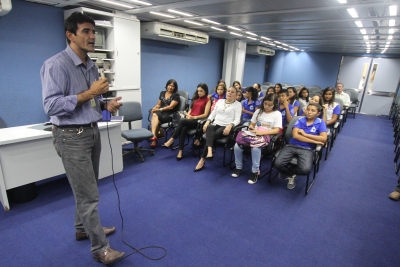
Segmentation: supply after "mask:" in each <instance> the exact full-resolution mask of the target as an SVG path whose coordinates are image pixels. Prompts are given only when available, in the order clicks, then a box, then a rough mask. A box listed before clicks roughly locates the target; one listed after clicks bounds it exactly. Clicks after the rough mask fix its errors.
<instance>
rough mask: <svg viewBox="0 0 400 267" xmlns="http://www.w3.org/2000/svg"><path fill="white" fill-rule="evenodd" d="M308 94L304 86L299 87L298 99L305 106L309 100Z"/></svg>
mask: <svg viewBox="0 0 400 267" xmlns="http://www.w3.org/2000/svg"><path fill="white" fill-rule="evenodd" d="M309 94H310V92H309V91H308V89H307V88H306V87H303V88H301V89H300V92H299V101H300V102H302V103H303V105H304V106H305V107H307V105H308V101H309V100H310V98H309Z"/></svg>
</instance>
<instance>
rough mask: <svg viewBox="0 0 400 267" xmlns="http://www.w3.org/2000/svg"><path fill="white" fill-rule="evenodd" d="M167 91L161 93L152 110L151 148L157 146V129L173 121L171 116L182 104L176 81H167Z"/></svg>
mask: <svg viewBox="0 0 400 267" xmlns="http://www.w3.org/2000/svg"><path fill="white" fill-rule="evenodd" d="M165 89H166V91H162V92H160V96H159V97H158V102H157V104H156V105H155V106H154V108H153V109H152V110H151V113H152V116H151V132H152V133H153V135H154V136H153V138H150V140H151V141H153V142H152V143H151V144H150V147H156V146H157V135H156V133H157V129H158V127H159V126H160V124H162V123H166V122H170V121H172V117H171V115H172V114H173V113H174V112H175V111H176V109H177V108H178V104H179V102H180V97H179V94H178V93H177V91H178V83H177V82H176V81H175V80H174V79H170V80H168V81H167V84H166V85H165Z"/></svg>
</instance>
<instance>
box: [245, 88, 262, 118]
mask: <svg viewBox="0 0 400 267" xmlns="http://www.w3.org/2000/svg"><path fill="white" fill-rule="evenodd" d="M244 98H245V99H244V100H243V101H242V120H241V123H242V124H244V123H247V124H249V123H250V120H251V117H252V116H253V114H254V112H255V111H256V108H257V107H258V106H259V105H260V101H258V100H257V98H258V91H257V89H255V88H254V87H251V86H249V87H247V88H246V91H245V93H244Z"/></svg>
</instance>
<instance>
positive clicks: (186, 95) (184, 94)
mask: <svg viewBox="0 0 400 267" xmlns="http://www.w3.org/2000/svg"><path fill="white" fill-rule="evenodd" d="M177 93H178V94H179V95H180V96H183V97H184V98H185V102H186V107H185V110H186V109H188V108H189V100H190V97H189V93H188V92H187V91H185V90H178V91H177Z"/></svg>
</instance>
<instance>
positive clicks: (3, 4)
mask: <svg viewBox="0 0 400 267" xmlns="http://www.w3.org/2000/svg"><path fill="white" fill-rule="evenodd" d="M11 8H12V5H11V0H0V17H1V16H4V15H7V14H8V12H10V10H11Z"/></svg>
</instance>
